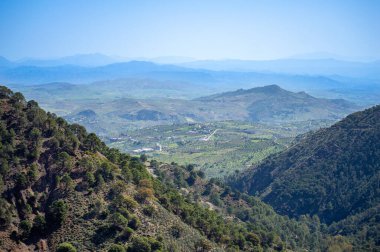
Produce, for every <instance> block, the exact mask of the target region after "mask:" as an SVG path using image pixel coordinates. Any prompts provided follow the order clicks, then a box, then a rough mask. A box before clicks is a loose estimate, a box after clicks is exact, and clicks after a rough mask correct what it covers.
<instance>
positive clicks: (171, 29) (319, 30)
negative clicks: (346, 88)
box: [0, 0, 380, 59]
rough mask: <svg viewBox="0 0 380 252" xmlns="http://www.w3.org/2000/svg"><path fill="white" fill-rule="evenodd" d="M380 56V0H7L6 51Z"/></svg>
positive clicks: (1, 40)
mask: <svg viewBox="0 0 380 252" xmlns="http://www.w3.org/2000/svg"><path fill="white" fill-rule="evenodd" d="M314 52H329V53H332V54H338V55H342V56H345V57H349V58H358V57H359V58H367V59H380V1H377V0H356V1H352V0H325V1H322V0H315V1H311V0H288V1H286V0H276V1H274V0H261V1H254V0H246V1H240V0H229V1H223V0H215V1H213V0H199V1H196V0H193V1H190V0H188V1H185V0H172V1H165V0H164V1H163V0H151V1H145V0H135V1H121V0H120V1H112V0H104V1H102V0H91V1H90V0H72V1H69V0H54V1H51V0H44V1H43V0H25V1H20V0H1V1H0V55H2V56H5V57H8V58H10V59H18V58H23V57H44V58H46V57H58V56H67V55H72V54H79V53H81V54H82V53H103V54H107V55H118V56H123V57H159V56H188V57H194V58H198V59H221V58H240V59H274V58H283V57H288V56H293V55H298V54H305V53H314Z"/></svg>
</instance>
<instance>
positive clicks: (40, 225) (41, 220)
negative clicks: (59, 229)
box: [33, 215, 46, 234]
mask: <svg viewBox="0 0 380 252" xmlns="http://www.w3.org/2000/svg"><path fill="white" fill-rule="evenodd" d="M45 230H46V220H45V217H44V216H43V215H37V216H36V217H35V218H34V220H33V233H38V234H43V233H45Z"/></svg>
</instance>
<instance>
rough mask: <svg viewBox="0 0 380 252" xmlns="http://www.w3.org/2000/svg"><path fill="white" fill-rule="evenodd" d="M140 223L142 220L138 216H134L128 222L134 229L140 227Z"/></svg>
mask: <svg viewBox="0 0 380 252" xmlns="http://www.w3.org/2000/svg"><path fill="white" fill-rule="evenodd" d="M140 225H141V222H140V220H139V219H138V218H137V217H136V216H132V217H131V219H130V221H129V223H128V226H129V227H130V228H132V229H134V230H136V229H138V228H139V227H140Z"/></svg>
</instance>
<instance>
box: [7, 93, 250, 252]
mask: <svg viewBox="0 0 380 252" xmlns="http://www.w3.org/2000/svg"><path fill="white" fill-rule="evenodd" d="M0 119H1V120H0V133H1V134H0V136H1V145H0V162H1V165H0V167H1V170H0V192H1V197H0V241H1V242H0V250H1V251H34V250H36V249H40V250H42V251H46V250H47V249H50V250H52V251H55V250H56V249H57V247H58V246H59V244H61V243H62V242H69V243H71V244H72V245H73V246H74V247H76V248H77V249H78V251H90V250H91V251H94V250H96V251H107V250H108V249H109V248H110V247H111V246H113V244H114V243H119V244H122V250H121V251H124V250H125V247H127V246H128V251H158V250H176V251H177V250H179V251H193V250H196V249H201V250H202V249H206V250H207V249H211V248H213V249H216V250H221V248H220V245H217V244H216V243H215V242H216V239H215V242H214V241H211V240H214V238H211V237H215V236H212V235H211V233H210V232H212V231H213V230H214V229H215V228H217V229H220V230H223V231H222V233H223V232H226V231H227V230H230V229H231V228H234V229H236V230H241V231H240V233H241V234H245V232H247V231H245V229H244V228H243V227H240V226H238V225H235V224H233V223H232V222H231V221H227V222H226V221H224V222H221V220H222V217H221V216H218V215H216V214H215V213H213V212H212V211H209V210H207V209H203V208H199V207H198V206H197V205H196V204H194V203H187V205H186V207H187V209H192V208H195V209H196V208H199V211H198V212H201V213H203V216H202V218H204V219H205V220H204V222H203V223H204V226H203V227H199V226H195V225H192V224H191V223H190V224H186V223H185V222H184V221H183V217H182V216H181V215H180V214H179V213H180V211H181V208H180V207H177V208H176V210H177V212H176V213H175V212H173V211H172V210H171V208H170V207H172V206H173V205H174V204H173V203H171V202H170V201H167V200H166V201H165V204H163V203H162V202H164V199H166V197H167V196H166V195H167V193H171V195H172V197H174V199H177V200H180V201H181V200H182V201H183V198H182V196H181V195H178V194H175V192H171V190H172V189H171V188H170V187H165V186H164V185H162V184H160V183H159V182H158V181H157V180H154V179H153V178H152V177H151V175H149V173H148V171H147V170H146V168H145V166H144V165H143V163H142V162H141V160H140V159H138V158H134V157H130V156H129V155H127V154H121V153H119V152H118V151H116V150H114V149H109V148H107V147H106V146H105V145H104V143H102V142H100V140H99V139H98V138H97V137H96V135H94V134H88V133H86V131H85V129H84V128H83V127H81V126H79V125H68V124H67V123H66V122H65V121H64V120H63V119H61V118H57V117H56V116H55V115H53V114H50V113H45V112H44V111H43V110H42V109H40V108H39V107H38V105H37V103H36V102H34V101H29V102H26V101H25V100H24V98H23V96H22V94H20V93H13V92H12V91H10V90H9V89H7V88H6V87H0ZM202 209H203V210H202ZM189 216H191V217H192V219H193V220H194V221H196V220H197V219H198V218H200V217H196V216H193V214H191V213H190V214H189ZM173 227H175V228H178V229H180V230H181V237H174V236H173V235H172V231H171V230H172V228H173ZM206 228H207V230H206ZM222 233H221V234H222ZM208 236H210V237H209V238H208ZM210 239H211V240H210ZM61 245H62V244H61ZM233 245H234V242H232V243H231V246H233ZM62 246H63V245H62ZM224 246H228V245H224ZM118 251H119V250H118Z"/></svg>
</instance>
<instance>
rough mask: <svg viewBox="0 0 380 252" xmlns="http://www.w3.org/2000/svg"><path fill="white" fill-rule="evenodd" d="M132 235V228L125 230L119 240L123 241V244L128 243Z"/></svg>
mask: <svg viewBox="0 0 380 252" xmlns="http://www.w3.org/2000/svg"><path fill="white" fill-rule="evenodd" d="M132 234H133V229H132V228H130V227H126V228H124V229H123V231H121V233H120V235H119V237H118V240H119V241H123V242H125V241H128V240H129V238H130V237H131V236H132Z"/></svg>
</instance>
